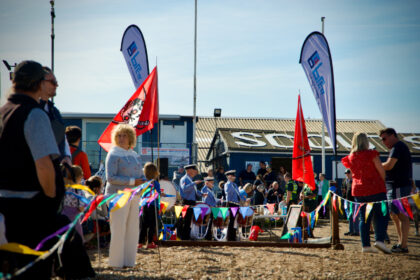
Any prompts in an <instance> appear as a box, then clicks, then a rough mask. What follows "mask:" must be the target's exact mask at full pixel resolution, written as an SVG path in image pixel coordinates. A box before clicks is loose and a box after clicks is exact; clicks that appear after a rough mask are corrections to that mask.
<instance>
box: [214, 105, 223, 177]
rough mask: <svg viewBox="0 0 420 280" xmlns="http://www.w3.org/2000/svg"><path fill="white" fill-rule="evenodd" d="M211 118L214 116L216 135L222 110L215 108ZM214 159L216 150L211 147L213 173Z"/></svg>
mask: <svg viewBox="0 0 420 280" xmlns="http://www.w3.org/2000/svg"><path fill="white" fill-rule="evenodd" d="M213 116H214V125H215V127H216V129H215V133H217V118H220V117H221V116H222V109H221V108H215V109H214V112H213ZM216 140H217V139H216ZM214 145H215V146H216V141H215V142H214ZM215 158H216V148H215V147H213V172H215V171H216V169H215Z"/></svg>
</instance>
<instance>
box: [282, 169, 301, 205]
mask: <svg viewBox="0 0 420 280" xmlns="http://www.w3.org/2000/svg"><path fill="white" fill-rule="evenodd" d="M284 181H285V182H286V205H287V210H289V207H290V205H292V204H297V203H298V192H297V189H298V185H297V184H296V182H294V181H293V180H292V175H291V174H290V173H289V172H286V174H284Z"/></svg>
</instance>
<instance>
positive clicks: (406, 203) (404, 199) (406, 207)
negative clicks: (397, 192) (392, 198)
mask: <svg viewBox="0 0 420 280" xmlns="http://www.w3.org/2000/svg"><path fill="white" fill-rule="evenodd" d="M401 202H402V205H403V206H404V208H405V211H407V214H408V216H409V217H410V218H411V219H412V220H414V218H413V212H412V211H411V206H410V202H408V198H406V197H404V198H401Z"/></svg>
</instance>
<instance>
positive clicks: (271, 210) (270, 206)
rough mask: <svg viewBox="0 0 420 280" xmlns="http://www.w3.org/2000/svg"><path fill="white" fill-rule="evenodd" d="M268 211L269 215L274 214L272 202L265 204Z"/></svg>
mask: <svg viewBox="0 0 420 280" xmlns="http://www.w3.org/2000/svg"><path fill="white" fill-rule="evenodd" d="M267 208H268V212H270V214H271V215H273V214H274V203H270V204H267Z"/></svg>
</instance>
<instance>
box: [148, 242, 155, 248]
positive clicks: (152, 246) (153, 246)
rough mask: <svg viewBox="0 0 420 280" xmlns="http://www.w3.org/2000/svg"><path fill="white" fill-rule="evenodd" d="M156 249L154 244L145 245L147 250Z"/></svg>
mask: <svg viewBox="0 0 420 280" xmlns="http://www.w3.org/2000/svg"><path fill="white" fill-rule="evenodd" d="M156 247H157V245H156V244H155V242H152V243H150V244H147V249H155V248H156Z"/></svg>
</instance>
